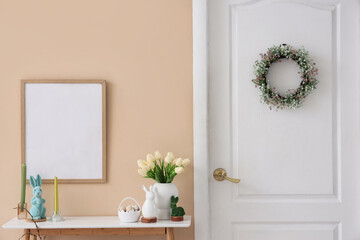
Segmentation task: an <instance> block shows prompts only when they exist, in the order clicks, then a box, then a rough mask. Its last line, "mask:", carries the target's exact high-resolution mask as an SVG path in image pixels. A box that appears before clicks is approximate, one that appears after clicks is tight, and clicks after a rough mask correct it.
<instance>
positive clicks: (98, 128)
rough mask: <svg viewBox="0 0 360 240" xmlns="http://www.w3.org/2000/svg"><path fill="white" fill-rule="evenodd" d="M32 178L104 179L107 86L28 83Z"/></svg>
mask: <svg viewBox="0 0 360 240" xmlns="http://www.w3.org/2000/svg"><path fill="white" fill-rule="evenodd" d="M24 90H25V99H24V100H25V160H26V163H27V169H28V174H27V175H28V177H29V176H30V175H32V176H34V175H36V174H40V175H41V177H42V178H43V179H52V178H54V176H57V177H58V178H59V179H102V177H103V176H102V151H103V149H102V129H103V128H102V85H101V84H98V83H79V84H77V83H25V89H24Z"/></svg>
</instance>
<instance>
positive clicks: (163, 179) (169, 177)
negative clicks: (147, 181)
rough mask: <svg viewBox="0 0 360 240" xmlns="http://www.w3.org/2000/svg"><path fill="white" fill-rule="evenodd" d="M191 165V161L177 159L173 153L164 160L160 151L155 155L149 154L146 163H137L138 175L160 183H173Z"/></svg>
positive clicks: (168, 154) (141, 161) (169, 153)
mask: <svg viewBox="0 0 360 240" xmlns="http://www.w3.org/2000/svg"><path fill="white" fill-rule="evenodd" d="M189 163H190V159H188V158H186V159H182V158H176V159H175V157H174V154H173V153H172V152H168V153H167V155H166V157H165V159H163V158H162V156H161V153H160V152H159V151H156V152H155V155H152V154H150V153H149V154H147V155H146V161H144V160H141V159H140V160H138V161H137V164H138V166H139V169H138V173H139V174H140V175H141V176H143V177H144V178H152V179H154V180H155V181H156V182H158V183H171V182H172V181H173V180H174V178H175V176H176V175H178V174H180V173H182V172H183V171H184V168H185V167H186V166H187V165H189Z"/></svg>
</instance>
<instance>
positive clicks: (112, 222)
mask: <svg viewBox="0 0 360 240" xmlns="http://www.w3.org/2000/svg"><path fill="white" fill-rule="evenodd" d="M64 219H65V221H62V222H56V223H54V222H50V221H46V222H38V223H37V224H38V226H39V228H40V229H56V228H57V229H59V228H61V229H64V228H164V227H171V228H184V227H190V225H191V216H184V221H182V222H172V221H171V220H158V221H157V222H156V223H142V222H136V223H123V222H120V220H119V218H118V216H96V217H92V216H86V217H85V216H84V217H64ZM2 227H3V228H5V229H36V227H35V224H34V223H32V222H27V221H25V220H18V219H17V217H15V218H13V219H11V220H10V221H9V222H7V223H5V224H4V225H3V226H2Z"/></svg>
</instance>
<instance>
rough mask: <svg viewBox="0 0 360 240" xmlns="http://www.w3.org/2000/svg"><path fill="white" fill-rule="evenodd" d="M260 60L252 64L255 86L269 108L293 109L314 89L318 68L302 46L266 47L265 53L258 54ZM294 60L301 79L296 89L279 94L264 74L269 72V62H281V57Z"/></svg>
mask: <svg viewBox="0 0 360 240" xmlns="http://www.w3.org/2000/svg"><path fill="white" fill-rule="evenodd" d="M260 56H261V60H257V61H256V62H255V64H254V74H255V79H253V80H252V81H253V82H254V83H255V87H258V88H259V89H260V92H261V100H262V102H264V103H266V104H268V105H270V109H272V107H275V109H283V108H285V107H288V108H291V109H295V108H299V107H300V106H301V105H302V104H303V102H304V100H305V98H306V97H307V96H308V95H309V94H310V93H311V92H312V91H313V90H314V89H316V84H317V83H318V80H317V79H316V75H317V74H318V69H317V68H316V63H314V62H313V60H312V59H311V58H310V57H309V53H308V52H307V51H306V50H305V48H304V47H301V48H300V49H298V50H296V49H294V48H293V47H292V46H290V45H286V44H282V45H280V46H273V47H271V48H269V49H268V51H267V52H266V53H265V54H260ZM283 58H285V59H289V60H294V61H295V62H296V63H297V64H298V65H299V67H300V72H298V73H299V74H300V77H301V79H302V81H301V83H300V86H299V87H298V88H297V89H295V90H294V89H289V90H288V92H287V94H286V95H285V96H282V95H280V94H279V93H278V92H277V91H276V88H275V87H271V86H270V84H269V82H268V80H267V79H266V75H267V73H268V72H269V69H270V66H271V64H273V63H275V62H281V59H283Z"/></svg>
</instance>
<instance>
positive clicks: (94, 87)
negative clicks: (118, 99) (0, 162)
mask: <svg viewBox="0 0 360 240" xmlns="http://www.w3.org/2000/svg"><path fill="white" fill-rule="evenodd" d="M105 83H106V82H105V80H21V163H26V164H27V169H28V174H27V178H29V176H30V175H31V174H33V175H34V174H35V173H33V172H34V171H33V170H34V168H32V164H33V165H36V166H37V167H36V169H37V170H39V172H40V175H41V176H42V177H43V175H44V174H43V175H42V174H41V172H43V173H44V172H46V170H44V169H40V168H42V166H43V165H46V166H47V168H49V166H51V167H52V168H55V169H58V170H59V171H60V170H62V171H63V174H64V175H69V176H72V175H71V174H73V175H75V173H68V172H66V171H65V170H64V169H65V168H66V166H63V165H62V164H61V162H60V161H59V160H57V161H55V162H53V163H46V164H43V163H44V162H40V163H42V164H40V163H38V162H37V163H33V162H30V161H34V162H35V161H38V160H30V159H44V158H45V157H43V156H41V157H40V158H36V157H35V158H34V157H33V155H36V154H38V155H37V156H39V154H42V153H39V152H41V151H39V149H41V146H40V147H39V145H40V144H37V145H36V144H33V145H35V146H36V147H34V148H35V149H37V151H33V149H34V148H32V147H31V148H30V147H29V149H31V150H28V152H27V149H26V146H27V142H26V141H27V140H26V138H27V137H28V138H29V136H27V134H26V133H27V132H28V135H30V136H35V137H33V138H31V139H35V138H39V139H40V140H39V142H41V144H44V145H46V144H47V141H45V140H41V136H40V137H39V136H37V135H40V134H38V132H39V133H41V132H42V131H41V130H40V131H35V130H32V131H30V129H31V128H35V127H34V126H37V125H40V124H37V122H36V121H34V118H35V117H30V118H31V119H32V121H30V120H29V122H32V123H34V122H35V124H33V126H27V121H26V117H27V112H26V111H28V115H29V116H32V115H31V114H30V112H31V111H35V110H31V109H32V108H31V107H30V106H35V107H33V108H34V109H36V111H35V113H39V112H41V113H45V114H48V112H49V111H46V110H49V109H50V111H54V112H55V111H57V110H56V106H58V103H59V105H60V104H65V103H63V102H68V101H70V100H69V98H70V97H71V96H75V97H74V98H77V99H78V101H79V102H80V103H79V104H80V107H79V108H78V109H80V110H82V109H85V110H84V114H83V115H85V116H87V115H86V114H87V113H88V112H91V111H94V113H93V114H94V115H95V116H96V117H95V118H90V117H89V118H86V120H89V121H90V122H91V121H92V119H96V120H93V121H94V122H96V124H95V123H94V126H95V127H94V128H92V125H91V126H88V128H89V130H90V132H91V134H90V135H91V137H90V139H89V138H86V140H85V141H84V142H86V143H88V142H90V141H91V140H92V139H94V144H93V145H91V144H88V145H91V146H96V147H95V148H91V151H93V152H95V153H96V154H93V155H91V154H90V153H89V155H90V158H89V159H91V160H92V161H94V163H93V162H91V163H92V164H91V166H88V165H90V164H88V165H86V162H84V163H83V164H84V166H85V165H86V166H85V167H84V168H85V169H83V171H82V174H84V175H87V174H92V173H89V172H91V171H89V170H86V167H89V168H90V167H91V169H96V173H94V175H96V176H95V177H89V178H88V177H86V178H78V177H77V176H76V177H70V178H67V177H64V178H62V177H61V174H60V176H59V175H57V177H58V178H59V180H58V182H59V183H104V182H106V84H105ZM27 84H29V85H27ZM45 84H48V85H45ZM57 84H59V87H61V88H62V89H65V90H54V89H58V86H57ZM79 84H84V85H79ZM85 84H86V85H85ZM30 86H31V87H30ZM35 86H36V87H35ZM47 86H51V88H50V89H52V90H50V92H47V91H45V90H44V88H45V87H47ZM80 86H81V87H80ZM73 87H76V90H71V91H70V90H66V89H72V88H73ZM82 87H84V90H81V88H82ZM99 87H100V88H101V90H100V89H99ZM27 88H28V91H29V96H27V95H26V93H27ZM86 88H88V92H86V93H85V91H86ZM30 89H34V90H30ZM36 89H38V90H36ZM39 89H40V90H39ZM41 89H42V90H41ZM34 91H39V92H40V94H34ZM51 91H55V93H56V94H51V93H52V92H51ZM56 91H58V92H56ZM61 91H65V93H66V94H67V95H66V96H62V97H63V98H62V99H66V100H65V101H55V102H54V106H53V105H51V101H49V103H46V99H43V98H41V96H43V95H44V96H46V94H48V96H53V95H55V96H57V94H58V95H60V92H61ZM67 91H68V92H67ZM80 91H84V93H83V92H81V93H82V94H83V95H81V94H78V93H80ZM30 92H31V94H30ZM35 93H36V92H35ZM44 93H45V94H44ZM74 93H76V94H74ZM90 93H92V94H93V95H94V99H95V100H94V101H93V99H92V98H91V96H90ZM42 94H43V95H42ZM71 94H72V95H71ZM78 95H80V96H85V97H84V98H81V97H78ZM30 96H32V98H40V100H39V99H38V100H37V101H38V102H37V103H39V101H41V102H43V101H44V102H45V103H44V105H47V106H46V107H44V111H39V110H38V108H40V107H38V106H39V105H41V106H42V104H34V102H35V103H36V101H30V102H29V99H30ZM44 98H45V97H44ZM54 98H55V97H54ZM87 98H91V101H86V99H87ZM100 98H101V99H100ZM51 99H52V98H51ZM84 99H85V100H84ZM27 101H28V102H27ZM99 101H101V103H99ZM94 102H96V104H95V105H96V107H94V109H96V110H92V105H90V104H91V103H94ZM68 104H69V103H68ZM81 104H83V105H85V108H82V107H81V106H82V105H81ZM50 105H51V106H50ZM73 105H75V106H76V104H71V105H68V106H69V108H72V107H73ZM89 105H90V106H89ZM99 108H101V110H100V109H99ZM61 109H68V108H64V106H63V107H62V108H61V107H59V110H58V111H60V110H61ZM40 110H43V109H40ZM76 110H77V109H76ZM72 113H76V111H72ZM99 114H101V116H98V115H99ZM48 115H49V116H50V117H49V118H51V117H52V118H53V119H57V118H54V115H55V114H53V113H50V114H48ZM33 116H37V115H36V114H34V115H33ZM56 116H64V115H61V112H56ZM79 116H80V117H81V116H82V114H80V113H79ZM71 117H72V116H71ZM43 119H44V118H40V120H41V121H42V120H43ZM44 121H45V120H44ZM67 121H70V120H69V118H67ZM71 121H73V119H71ZM79 121H80V119H79V120H78V119H74V124H75V123H77V125H76V126H77V127H79V126H82V125H86V124H87V122H88V121H83V122H79ZM100 121H101V126H100V125H99V122H100ZM79 123H80V124H79ZM81 123H85V124H81ZM28 124H30V123H28ZM89 124H92V122H91V123H89ZM69 125H71V124H69ZM41 126H43V125H41ZM60 126H61V124H60ZM71 127H73V129H74V128H75V127H74V126H71ZM27 128H28V129H27ZM79 128H80V127H79ZM84 128H85V127H84ZM51 129H54V128H51ZM65 129H66V126H65ZM93 129H95V130H94V131H96V132H95V133H96V134H92V130H93ZM86 130H87V129H84V130H83V132H87V131H86ZM57 131H59V132H60V133H59V135H61V134H62V132H63V131H60V130H57ZM34 132H35V133H36V134H34ZM30 133H31V134H30ZM88 135H89V133H88V134H87V136H88ZM45 136H46V137H49V136H50V134H47V135H45ZM67 136H70V135H67ZM72 136H73V135H72V134H71V137H72ZM87 136H86V137H87ZM93 136H94V137H93ZM57 137H58V136H56V135H54V136H53V139H54V140H55V141H54V142H58V139H57ZM100 137H101V140H99V138H100ZM49 138H50V137H49ZM80 139H84V136H82V137H80ZM88 139H89V140H88ZM35 140H36V139H35ZM28 141H29V142H37V141H33V140H31V141H30V140H29V139H28ZM100 141H101V142H100ZM49 142H51V141H49ZM66 142H67V141H65V140H64V141H62V143H64V145H65V143H66ZM80 143H82V142H80ZM91 143H92V142H91ZM33 145H31V146H33ZM75 145H76V146H77V145H79V146H80V145H86V144H75ZM61 146H62V144H61ZM81 147H83V146H80V147H79V148H81ZM50 148H51V149H53V145H51V147H50ZM59 148H60V145H59ZM100 148H101V151H100V150H99V149H100ZM46 149H48V148H46ZM54 149H57V148H56V147H54ZM67 149H68V148H67ZM93 149H96V150H93ZM80 150H82V151H80ZM80 150H79V151H74V150H73V149H72V148H71V149H70V150H69V151H70V153H69V155H71V154H72V155H71V156H74V155H76V154H78V155H76V156H81V154H79V152H80V153H84V154H85V153H86V151H85V150H84V149H80ZM86 150H88V149H86ZM54 151H55V152H56V151H59V150H54ZM65 151H66V149H65ZM30 152H35V153H36V154H33V155H30ZM75 152H76V154H75ZM61 153H62V151H61ZM44 154H45V153H44ZM44 154H43V155H44ZM50 155H51V154H50ZM50 155H49V161H50V160H51V158H52V157H51V156H50ZM94 155H96V156H95V157H94ZM27 156H28V158H29V160H28V162H27V159H26V158H27ZM53 157H55V158H61V157H59V156H58V155H55V154H54V155H53ZM98 157H101V162H98V160H97V159H98ZM74 158H75V161H78V162H76V163H77V164H78V165H79V164H82V160H81V159H77V158H76V157H74ZM93 158H94V159H95V160H93ZM63 159H67V158H66V157H65V156H64V158H63ZM67 160H68V159H67ZM39 161H40V160H39ZM41 161H48V159H45V160H41ZM95 161H96V162H95ZM72 163H73V161H72ZM52 164H54V166H53V165H52ZM55 164H58V166H59V167H57V166H55ZM64 165H66V164H64ZM93 165H94V166H93ZM39 166H41V167H39ZM99 167H101V169H98V168H99ZM44 168H45V167H44ZM74 168H75V167H74ZM29 169H30V172H29ZM31 169H32V170H31ZM71 170H74V171H78V170H79V169H71V168H69V171H71ZM80 170H81V169H80ZM51 171H52V170H51ZM51 171H50V172H51ZM45 175H46V174H45ZM54 175H55V174H54ZM100 175H101V176H100ZM53 177H55V176H52V177H49V176H48V177H46V176H45V177H43V183H53Z"/></svg>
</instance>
